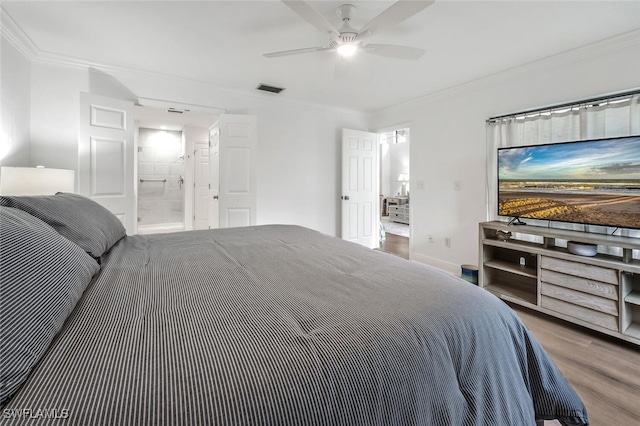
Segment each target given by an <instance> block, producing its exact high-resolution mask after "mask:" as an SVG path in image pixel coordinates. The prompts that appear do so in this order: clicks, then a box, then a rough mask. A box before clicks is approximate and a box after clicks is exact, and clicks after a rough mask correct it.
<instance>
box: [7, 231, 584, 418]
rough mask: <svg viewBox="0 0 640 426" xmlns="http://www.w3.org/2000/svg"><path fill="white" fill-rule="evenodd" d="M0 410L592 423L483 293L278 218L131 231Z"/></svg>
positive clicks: (61, 414) (32, 414)
mask: <svg viewBox="0 0 640 426" xmlns="http://www.w3.org/2000/svg"><path fill="white" fill-rule="evenodd" d="M43 410H49V411H46V412H45V411H43ZM17 413H22V418H21V419H18V416H17ZM2 414H3V415H2V416H0V422H2V423H22V422H25V423H28V424H38V423H46V422H48V421H50V420H47V419H46V418H47V417H52V416H55V417H58V418H57V419H56V420H55V422H56V424H73V425H203V424H211V425H482V426H488V425H513V426H524V425H535V424H536V419H538V420H540V419H554V418H559V419H561V420H562V422H563V423H565V424H588V421H587V420H586V411H585V408H584V406H583V405H582V402H581V401H580V399H579V398H578V396H577V395H576V393H575V392H574V391H573V389H572V388H571V387H570V386H569V385H568V384H567V382H566V381H565V379H564V378H563V377H562V375H561V374H560V372H559V371H558V370H557V368H556V367H555V365H554V364H553V362H552V361H551V360H550V359H549V358H548V356H547V355H546V353H545V352H544V351H543V349H542V348H541V346H540V345H539V344H538V343H537V341H536V340H535V338H534V337H533V336H532V335H531V334H530V333H529V332H528V331H527V329H526V328H525V327H524V326H523V325H522V323H521V322H520V321H519V319H518V318H517V317H516V316H515V315H514V314H513V312H512V311H511V309H510V308H509V307H508V306H507V305H505V304H504V303H503V302H502V301H500V300H499V299H497V298H496V297H494V296H493V295H491V294H489V293H488V292H485V291H484V290H481V289H479V288H478V287H476V286H474V285H472V284H469V283H467V282H466V281H463V280H461V279H458V278H456V277H453V276H451V275H449V274H447V273H444V272H441V271H438V270H436V269H433V268H429V267H427V266H425V265H421V264H416V263H412V262H408V261H405V260H403V259H400V258H397V257H394V256H392V255H388V254H385V253H381V252H378V251H373V250H367V249H365V248H363V247H360V246H357V245H355V244H352V243H348V242H344V241H342V240H339V239H336V238H333V237H329V236H325V235H323V234H320V233H318V232H316V231H312V230H309V229H305V228H302V227H297V226H286V225H268V226H256V227H249V228H236V229H221V230H214V231H191V232H182V233H176V234H164V235H149V236H128V237H126V238H124V239H123V240H121V241H120V242H119V243H118V244H117V245H116V246H115V247H114V248H112V250H111V252H110V253H109V254H108V255H107V256H106V258H105V259H104V261H103V264H102V270H101V272H100V274H99V275H98V276H97V278H94V281H93V282H92V283H91V284H90V286H89V288H88V289H87V291H86V292H85V294H84V296H83V298H82V299H81V300H80V302H79V303H78V305H77V307H76V309H75V310H74V312H73V313H72V314H71V316H70V317H69V319H68V320H67V322H66V324H65V326H64V328H63V330H62V331H61V333H60V334H59V335H58V336H57V337H56V339H55V340H54V341H53V343H52V345H51V347H50V348H49V350H48V352H47V353H46V354H45V356H44V357H43V359H42V360H41V361H40V362H39V364H38V365H37V366H36V368H35V370H34V371H33V373H32V374H31V376H30V377H29V379H28V380H27V382H26V384H25V385H24V386H23V387H22V388H21V389H20V390H19V391H18V393H17V394H16V395H15V396H14V397H13V399H12V400H11V401H10V402H9V404H8V405H7V406H5V407H4V409H3V411H2ZM25 417H28V418H25Z"/></svg>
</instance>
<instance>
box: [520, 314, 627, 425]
mask: <svg viewBox="0 0 640 426" xmlns="http://www.w3.org/2000/svg"><path fill="white" fill-rule="evenodd" d="M510 306H511V307H512V308H513V310H514V311H516V313H517V314H518V315H519V316H520V318H521V319H522V320H523V322H524V323H525V324H526V326H527V327H528V328H529V330H531V331H532V332H533V334H534V335H535V336H536V338H537V339H538V341H539V342H540V343H541V344H542V346H543V347H544V348H545V350H546V351H547V353H548V354H549V355H550V356H551V358H552V359H553V361H554V362H555V363H556V365H557V366H558V368H559V369H560V371H561V372H562V374H563V375H564V377H565V378H566V379H567V381H568V382H569V383H570V384H571V385H572V386H573V388H574V389H575V391H576V392H577V393H578V395H579V396H580V398H581V399H582V402H583V403H584V405H585V406H586V407H587V414H588V416H589V421H590V422H591V425H592V426H623V425H624V426H626V425H629V426H632V425H640V347H639V346H636V345H632V344H630V343H627V342H621V341H619V340H616V339H614V338H612V337H609V336H606V335H603V334H601V333H597V332H595V331H592V330H588V329H586V328H583V327H580V326H576V325H573V324H570V323H568V322H566V321H562V320H559V319H556V318H553V317H550V316H548V315H544V314H541V313H539V312H535V311H532V310H529V309H526V308H523V307H520V306H516V305H513V304H512V305H510ZM556 425H560V423H559V422H557V421H553V422H545V426H556Z"/></svg>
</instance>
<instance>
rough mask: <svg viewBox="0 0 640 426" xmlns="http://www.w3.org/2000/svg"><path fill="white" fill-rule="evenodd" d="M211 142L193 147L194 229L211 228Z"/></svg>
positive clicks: (199, 143) (200, 143) (197, 143)
mask: <svg viewBox="0 0 640 426" xmlns="http://www.w3.org/2000/svg"><path fill="white" fill-rule="evenodd" d="M209 169H210V167H209V142H196V143H195V144H194V147H193V229H207V228H209V200H210V199H211V194H210V193H211V189H210V183H209Z"/></svg>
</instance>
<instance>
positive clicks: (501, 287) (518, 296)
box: [482, 245, 538, 304]
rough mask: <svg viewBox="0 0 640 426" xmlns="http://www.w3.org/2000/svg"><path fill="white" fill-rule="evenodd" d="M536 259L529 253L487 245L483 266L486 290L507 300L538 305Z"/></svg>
mask: <svg viewBox="0 0 640 426" xmlns="http://www.w3.org/2000/svg"><path fill="white" fill-rule="evenodd" d="M537 263H538V259H537V256H536V255H532V254H531V253H529V252H527V251H521V250H516V249H511V248H508V247H501V246H495V245H488V246H487V247H486V249H485V250H484V260H483V262H482V267H483V272H484V287H485V288H486V289H487V290H489V291H491V292H492V293H496V294H498V295H499V296H502V297H503V298H505V299H508V300H514V299H515V301H522V302H526V303H532V304H535V303H537V298H538V291H537V283H536V282H537Z"/></svg>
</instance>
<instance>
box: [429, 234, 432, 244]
mask: <svg viewBox="0 0 640 426" xmlns="http://www.w3.org/2000/svg"><path fill="white" fill-rule="evenodd" d="M428 238H429V242H430V243H431V244H433V235H429V237H428Z"/></svg>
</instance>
